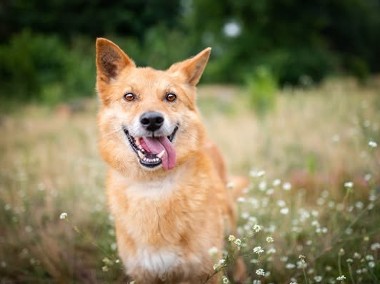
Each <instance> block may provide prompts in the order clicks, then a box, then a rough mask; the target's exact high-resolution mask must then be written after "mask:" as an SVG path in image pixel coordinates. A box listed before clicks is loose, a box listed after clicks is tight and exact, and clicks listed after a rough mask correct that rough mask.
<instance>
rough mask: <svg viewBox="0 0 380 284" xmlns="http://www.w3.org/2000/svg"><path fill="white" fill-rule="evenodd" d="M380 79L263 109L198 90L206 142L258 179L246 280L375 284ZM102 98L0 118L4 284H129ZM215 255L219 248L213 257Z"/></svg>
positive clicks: (231, 93) (249, 217)
mask: <svg viewBox="0 0 380 284" xmlns="http://www.w3.org/2000/svg"><path fill="white" fill-rule="evenodd" d="M379 90H380V84H379V81H376V80H373V81H371V82H370V83H369V84H368V86H365V87H363V86H358V85H357V84H356V83H355V82H354V81H352V80H349V79H340V80H331V81H328V82H326V83H325V84H323V85H322V86H320V87H318V88H310V89H307V90H306V89H305V90H304V89H284V90H283V91H280V92H279V93H278V94H277V95H276V98H275V101H274V103H273V109H272V110H271V111H269V112H268V113H267V114H266V115H263V116H257V115H255V113H254V112H253V111H252V109H251V107H250V101H249V95H248V93H247V90H245V89H242V88H239V87H234V86H201V87H200V88H199V98H198V100H199V105H200V108H201V110H202V113H203V117H204V121H205V123H206V125H207V128H208V129H209V135H210V137H212V139H213V140H214V141H216V142H217V144H218V145H219V146H220V148H221V149H222V152H223V153H224V156H225V158H226V160H227V163H228V167H229V169H230V172H232V173H238V174H243V175H249V176H250V178H251V181H252V186H251V187H250V189H249V191H248V192H247V193H246V195H245V196H243V197H241V198H239V200H238V202H239V214H240V221H239V223H240V227H239V236H226V243H227V251H228V253H227V252H226V254H225V255H224V258H223V259H222V260H217V259H216V260H215V270H216V271H221V273H223V275H224V277H223V278H222V281H223V283H233V279H232V278H231V277H229V270H230V267H232V262H233V261H234V258H235V256H236V255H238V254H240V255H243V256H244V259H245V261H246V263H247V266H248V272H249V281H247V283H318V282H320V283H379V281H380V145H379V144H380V91H379ZM96 109H97V102H96V99H95V98H93V99H90V100H87V101H83V102H75V103H73V104H70V105H60V106H58V107H56V108H54V109H51V108H47V107H44V106H26V107H22V108H20V110H18V111H16V112H12V113H7V114H2V115H0V135H1V136H0V167H1V170H0V283H123V281H125V277H124V274H123V268H122V265H121V263H120V261H119V260H118V257H117V252H116V249H117V248H116V244H115V236H114V230H113V226H112V218H111V217H110V216H109V215H108V211H107V205H106V201H105V196H104V189H103V184H104V177H105V165H104V164H103V162H102V161H101V160H100V157H99V155H98V153H97V131H96V120H95V117H96ZM210 253H212V252H210Z"/></svg>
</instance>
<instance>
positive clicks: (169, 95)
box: [165, 93, 177, 103]
mask: <svg viewBox="0 0 380 284" xmlns="http://www.w3.org/2000/svg"><path fill="white" fill-rule="evenodd" d="M165 99H166V100H167V101H168V102H171V103H172V102H174V101H175V100H176V99H177V95H176V94H174V93H167V94H166V96H165Z"/></svg>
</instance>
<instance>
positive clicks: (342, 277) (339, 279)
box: [336, 275, 346, 281]
mask: <svg viewBox="0 0 380 284" xmlns="http://www.w3.org/2000/svg"><path fill="white" fill-rule="evenodd" d="M336 280H338V281H343V280H346V276H344V275H340V276H338V277H337V278H336Z"/></svg>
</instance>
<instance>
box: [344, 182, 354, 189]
mask: <svg viewBox="0 0 380 284" xmlns="http://www.w3.org/2000/svg"><path fill="white" fill-rule="evenodd" d="M353 186H354V183H353V182H352V181H346V182H345V183H344V187H345V188H352V187H353Z"/></svg>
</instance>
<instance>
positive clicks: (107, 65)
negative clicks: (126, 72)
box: [96, 38, 136, 83]
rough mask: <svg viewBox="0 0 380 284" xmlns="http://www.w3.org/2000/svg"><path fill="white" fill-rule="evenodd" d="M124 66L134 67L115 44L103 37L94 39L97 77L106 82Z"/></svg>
mask: <svg viewBox="0 0 380 284" xmlns="http://www.w3.org/2000/svg"><path fill="white" fill-rule="evenodd" d="M126 67H136V65H135V63H134V62H133V60H132V59H130V58H129V57H128V55H126V54H125V53H124V52H123V51H122V50H121V49H120V47H118V46H117V45H116V44H114V43H113V42H112V41H110V40H108V39H105V38H97V39H96V69H97V75H98V79H100V80H102V81H104V82H106V83H108V82H109V81H110V80H111V79H114V78H116V77H117V76H118V75H119V74H120V72H121V71H122V70H123V69H124V68H126Z"/></svg>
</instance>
